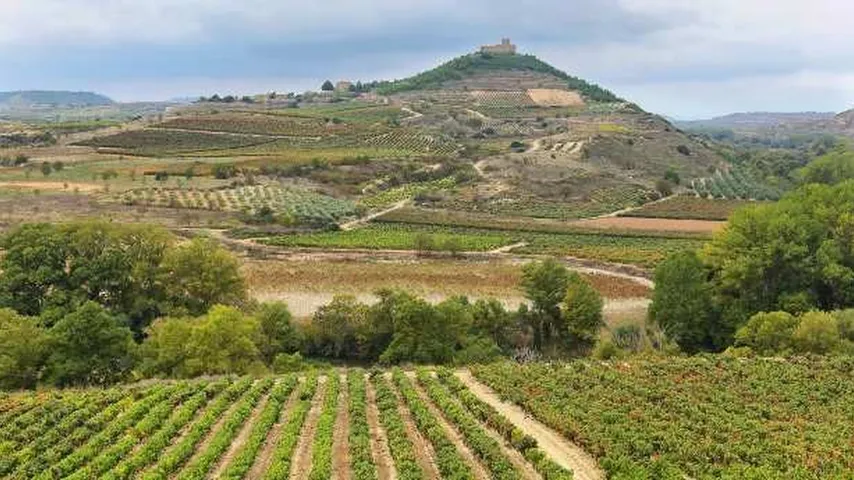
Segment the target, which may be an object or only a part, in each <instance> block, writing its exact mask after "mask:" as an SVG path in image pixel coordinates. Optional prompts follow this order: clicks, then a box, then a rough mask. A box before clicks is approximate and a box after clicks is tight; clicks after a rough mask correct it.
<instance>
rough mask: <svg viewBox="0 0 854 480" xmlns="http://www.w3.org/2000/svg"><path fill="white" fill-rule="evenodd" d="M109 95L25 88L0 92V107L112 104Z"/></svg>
mask: <svg viewBox="0 0 854 480" xmlns="http://www.w3.org/2000/svg"><path fill="white" fill-rule="evenodd" d="M113 103H115V102H113V100H112V99H110V98H109V97H106V96H104V95H101V94H98V93H92V92H67V91H51V90H25V91H18V92H0V108H2V107H5V108H31V107H37V106H52V107H95V106H105V105H112V104H113Z"/></svg>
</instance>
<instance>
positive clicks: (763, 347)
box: [735, 312, 799, 355]
mask: <svg viewBox="0 0 854 480" xmlns="http://www.w3.org/2000/svg"><path fill="white" fill-rule="evenodd" d="M798 323H799V321H798V319H797V317H795V316H794V315H792V314H790V313H787V312H771V313H766V312H760V313H757V314H756V315H754V316H752V317H750V320H749V321H748V322H747V324H746V325H744V326H743V327H741V328H740V329H738V331H737V332H736V334H735V345H736V346H737V347H750V349H751V350H753V351H754V352H756V353H758V354H759V355H776V354H781V353H785V352H787V351H790V350H791V349H792V347H793V345H792V336H793V334H794V333H795V329H796V328H797V327H798Z"/></svg>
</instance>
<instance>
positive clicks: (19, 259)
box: [0, 224, 70, 316]
mask: <svg viewBox="0 0 854 480" xmlns="http://www.w3.org/2000/svg"><path fill="white" fill-rule="evenodd" d="M0 245H2V247H3V248H4V249H5V250H6V253H5V255H3V258H2V259H0V306H2V307H8V308H11V309H13V310H15V311H17V312H18V313H20V314H22V315H30V316H37V315H40V314H41V313H42V310H43V309H45V308H49V307H50V306H52V305H55V304H57V303H63V297H64V296H65V295H64V292H65V291H66V290H67V289H68V288H69V282H70V280H69V278H68V274H67V272H66V270H65V267H66V264H67V258H68V243H67V242H66V239H65V235H64V234H63V232H62V231H61V230H60V228H59V227H57V226H54V225H49V224H31V225H23V226H21V227H20V228H18V229H16V230H13V231H12V232H11V233H10V234H9V235H7V236H6V237H5V238H3V241H2V244H0Z"/></svg>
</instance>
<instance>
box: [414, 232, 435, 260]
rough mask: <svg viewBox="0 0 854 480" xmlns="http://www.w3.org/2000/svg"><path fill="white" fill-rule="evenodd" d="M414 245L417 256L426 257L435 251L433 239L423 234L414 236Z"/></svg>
mask: <svg viewBox="0 0 854 480" xmlns="http://www.w3.org/2000/svg"><path fill="white" fill-rule="evenodd" d="M414 243H415V251H416V252H417V253H418V255H427V254H429V253H430V252H432V251H433V250H435V249H436V241H435V240H434V239H433V236H432V235H430V234H428V233H425V232H420V233H418V234H417V235H415V240H414Z"/></svg>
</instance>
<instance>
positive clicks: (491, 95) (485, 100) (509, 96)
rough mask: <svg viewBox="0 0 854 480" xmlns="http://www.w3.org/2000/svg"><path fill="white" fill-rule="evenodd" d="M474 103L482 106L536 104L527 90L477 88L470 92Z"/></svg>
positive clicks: (526, 105) (530, 105) (529, 105)
mask: <svg viewBox="0 0 854 480" xmlns="http://www.w3.org/2000/svg"><path fill="white" fill-rule="evenodd" d="M471 96H472V97H473V98H474V101H475V103H477V105H478V106H484V107H535V106H537V104H536V103H535V102H534V100H532V99H531V97H530V96H529V95H528V92H525V91H522V90H518V91H497V90H478V91H474V92H471Z"/></svg>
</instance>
